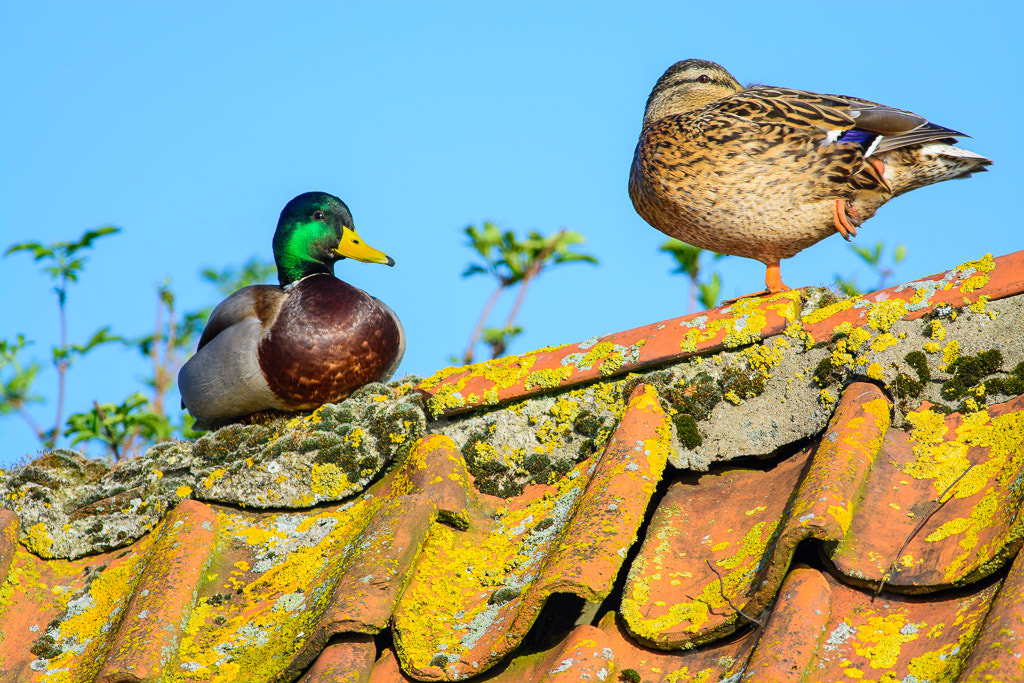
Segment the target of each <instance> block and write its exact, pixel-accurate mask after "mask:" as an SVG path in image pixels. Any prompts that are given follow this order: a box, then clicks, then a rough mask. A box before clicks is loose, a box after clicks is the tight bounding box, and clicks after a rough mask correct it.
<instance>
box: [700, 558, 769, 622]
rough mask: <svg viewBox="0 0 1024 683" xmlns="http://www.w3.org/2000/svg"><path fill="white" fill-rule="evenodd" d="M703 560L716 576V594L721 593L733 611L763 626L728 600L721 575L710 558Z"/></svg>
mask: <svg viewBox="0 0 1024 683" xmlns="http://www.w3.org/2000/svg"><path fill="white" fill-rule="evenodd" d="M704 562H705V563H706V564H707V565H708V569H710V570H711V571H713V572H714V573H715V576H717V577H718V594H719V595H721V596H722V599H723V600H725V601H726V602H727V603H728V604H729V607H732V609H733V611H734V612H736V614H738V615H740V616H741V617H743V618H744V619H746V620H747V621H749V622H750V623H752V624H757V625H758V626H764V623H762V622H761V621H760V620H759V619H755V618H754V617H752V616H750V615H749V614H746V613H744V612H743V610H741V609H740V608H739V607H737V606H736V605H734V604H732V600H730V599H729V598H728V596H726V594H725V582H724V581H722V575H721V574H720V573H719V572H718V570H717V569H715V567H714V565H712V564H711V560H704Z"/></svg>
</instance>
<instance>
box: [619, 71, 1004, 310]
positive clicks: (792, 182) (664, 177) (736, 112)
mask: <svg viewBox="0 0 1024 683" xmlns="http://www.w3.org/2000/svg"><path fill="white" fill-rule="evenodd" d="M958 136H963V133H958V132H957V131H955V130H950V129H949V128H943V127H942V126H938V125H935V124H934V123H929V122H928V121H927V120H925V119H924V118H922V117H920V116H918V115H917V114H912V113H910V112H908V111H903V110H901V109H893V108H892V107H886V106H884V105H881V104H876V103H874V102H869V101H867V100H860V99H857V98H854V97H845V96H842V95H820V94H818V93H812V92H804V91H802V90H790V89H788V88H776V87H772V86H763V85H756V86H752V87H749V88H744V87H743V86H741V85H740V84H739V83H738V82H737V81H736V79H735V78H733V77H732V75H731V74H729V72H728V71H726V70H725V69H723V68H722V67H721V66H719V65H718V64H715V63H714V62H707V61H704V60H700V59H687V60H686V61H682V62H678V63H676V64H673V65H672V66H671V67H669V69H668V71H666V72H665V74H664V75H663V76H662V77H661V78H660V79H658V82H657V84H656V85H655V86H654V90H653V91H652V92H651V95H650V97H649V98H648V99H647V109H646V111H645V112H644V125H643V131H642V132H641V133H640V142H639V143H638V144H637V147H636V153H635V155H634V157H633V167H632V169H631V171H630V175H629V196H630V198H632V200H633V206H634V207H635V208H636V211H637V213H639V214H640V215H641V216H642V217H643V219H644V220H645V221H647V222H648V223H650V224H651V225H652V226H654V227H655V228H657V229H658V230H661V231H662V232H664V233H665V234H667V235H670V236H671V237H675V238H677V239H679V240H682V241H683V242H687V243H689V244H692V245H694V246H697V247H701V248H702V249H710V250H712V251H717V252H719V253H722V254H733V255H736V256H746V257H748V258H752V259H757V260H758V261H761V262H762V263H764V264H765V265H766V266H767V267H768V270H767V273H766V275H765V283H766V284H767V286H768V291H769V292H779V291H782V290H785V289H789V288H788V287H786V285H784V284H783V283H782V277H781V275H780V273H779V260H780V259H784V258H789V257H790V256H793V255H794V254H796V253H797V252H798V251H800V250H801V249H805V248H807V247H809V246H811V245H812V244H814V243H816V242H818V241H820V240H822V239H824V238H825V237H828V236H829V235H830V234H832V233H833V232H835V231H838V232H839V234H841V235H842V236H843V237H844V238H846V240H849V239H850V236H851V235H856V234H857V226H859V225H860V224H861V223H863V222H864V221H865V220H867V219H868V218H871V216H873V215H874V213H875V211H876V210H878V207H880V206H881V205H882V204H884V203H885V202H887V201H889V200H890V199H892V198H893V197H895V196H897V195H900V194H903V193H904V192H909V191H910V190H914V189H917V188H919V187H923V186H925V185H930V184H931V183H937V182H939V181H942V180H949V179H951V178H963V177H966V176H969V175H970V174H971V173H974V172H976V171H984V170H985V166H986V165H987V164H990V163H992V162H991V161H990V160H988V159H986V158H985V157H983V156H980V155H978V154H975V153H973V152H968V151H967V150H965V149H961V148H958V147H954V146H953V143H955V142H956V140H955V138H956V137H958Z"/></svg>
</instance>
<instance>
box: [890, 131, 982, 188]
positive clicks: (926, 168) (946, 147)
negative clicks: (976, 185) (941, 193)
mask: <svg viewBox="0 0 1024 683" xmlns="http://www.w3.org/2000/svg"><path fill="white" fill-rule="evenodd" d="M884 162H885V167H886V168H885V178H886V180H887V181H888V183H889V185H890V187H892V188H893V195H894V196H895V195H900V194H903V193H905V192H910V191H911V190H916V189H917V188H919V187H924V186H925V185H931V184H932V183H938V182H942V181H943V180H953V179H955V178H966V177H967V176H969V175H971V174H972V173H980V172H982V171H986V170H988V169H986V168H985V167H986V166H988V165H989V164H991V163H992V160H991V159H988V158H987V157H983V156H982V155H980V154H977V153H975V152H972V151H970V150H968V149H964V148H963V147H955V146H954V145H952V144H949V143H948V142H946V141H944V140H940V141H935V142H930V143H926V144H924V145H922V146H921V147H916V148H910V149H908V148H906V147H904V148H902V149H899V150H894V151H893V152H892V153H890V154H888V155H886V156H885V157H884Z"/></svg>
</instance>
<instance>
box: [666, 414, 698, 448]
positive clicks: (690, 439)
mask: <svg viewBox="0 0 1024 683" xmlns="http://www.w3.org/2000/svg"><path fill="white" fill-rule="evenodd" d="M672 424H674V425H675V426H676V435H677V436H678V437H679V443H681V444H682V445H683V446H684V447H685V448H689V449H690V450H691V451H692V450H693V449H695V448H697V447H698V446H700V445H701V444H703V443H704V438H703V437H702V436H701V435H700V431H699V430H698V429H697V421H696V420H695V419H693V416H692V415H690V414H688V413H679V414H678V415H675V416H674V417H673V418H672Z"/></svg>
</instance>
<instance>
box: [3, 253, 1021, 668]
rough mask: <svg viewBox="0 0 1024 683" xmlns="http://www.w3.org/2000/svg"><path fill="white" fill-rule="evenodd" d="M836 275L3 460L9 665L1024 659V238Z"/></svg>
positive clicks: (986, 662) (781, 664)
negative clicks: (92, 455) (152, 443)
mask: <svg viewBox="0 0 1024 683" xmlns="http://www.w3.org/2000/svg"><path fill="white" fill-rule="evenodd" d="M816 297H817V295H815V296H812V297H811V298H810V299H807V298H806V297H805V296H804V295H803V294H801V293H798V292H790V293H787V294H784V295H781V296H777V297H772V298H765V299H758V300H748V301H745V302H739V303H736V304H733V305H731V306H728V307H720V308H719V309H716V310H714V311H709V312H707V313H705V314H701V315H698V316H691V317H688V318H683V319H677V320H673V321H666V322H665V323H659V324H657V325H651V326H648V327H646V328H640V329H638V330H632V331H629V332H623V333H618V334H616V335H609V336H607V337H602V338H600V339H596V340H589V341H587V342H583V343H581V344H575V345H567V346H564V347H560V348H558V349H548V350H542V351H539V352H535V353H533V354H524V355H522V356H517V357H512V358H508V359H502V360H500V361H497V362H493V363H486V364H479V365H477V366H471V367H469V368H460V369H454V370H451V369H450V370H447V371H442V372H441V373H439V374H438V375H436V376H435V377H434V378H431V379H430V380H425V381H424V382H422V383H420V384H419V389H420V392H421V393H422V395H423V397H424V400H425V401H426V403H427V404H428V411H429V410H430V409H432V410H433V412H434V413H435V414H437V415H438V417H434V418H433V419H431V418H430V417H428V416H425V415H423V413H422V412H421V409H420V408H419V407H418V406H417V405H416V401H417V400H418V399H416V394H415V393H410V391H411V389H412V385H410V384H409V383H408V382H406V383H397V384H395V385H393V386H391V387H384V386H383V385H373V386H371V387H368V388H367V389H366V390H364V391H362V392H357V394H356V395H354V396H353V397H352V398H351V399H350V400H349V401H346V402H345V403H343V404H339V405H337V406H330V407H325V408H324V409H322V410H321V411H317V412H316V413H314V414H313V415H312V416H308V417H303V418H297V419H295V420H292V421H290V422H288V423H287V424H282V425H278V426H273V425H271V426H262V425H255V426H237V425H236V426H232V427H229V428H226V429H224V430H221V431H220V432H218V433H216V434H214V435H211V436H209V437H205V439H204V440H203V441H202V442H197V444H196V445H195V446H194V447H193V446H190V445H188V444H185V445H180V444H179V445H174V444H169V445H163V446H160V447H157V448H154V449H152V450H151V451H150V453H147V454H146V455H145V456H143V457H142V458H139V459H137V460H134V461H131V462H129V463H124V464H122V465H121V466H119V467H118V468H117V469H115V470H113V471H110V472H108V471H107V470H106V469H105V467H104V466H103V465H102V464H99V463H92V462H89V461H86V460H83V459H81V458H80V457H79V456H77V455H75V454H73V453H69V452H61V451H56V452H54V453H52V454H48V455H46V456H44V457H43V458H41V459H39V460H37V461H35V462H34V463H32V464H31V465H30V466H29V467H27V468H24V469H22V470H19V471H14V472H11V473H0V501H2V502H3V505H4V506H5V507H7V508H9V509H10V511H8V510H4V509H0V576H5V577H6V579H5V581H4V582H3V583H2V584H0V679H2V680H18V681H32V680H39V681H60V680H101V681H110V682H114V681H156V680H162V681H212V680H234V681H266V680H280V681H288V680H302V681H308V682H310V683H311V682H313V681H318V682H319V681H325V682H326V681H342V680H344V681H350V680H363V681H395V680H454V679H461V678H465V677H472V676H474V675H477V674H486V675H487V676H488V677H489V678H488V680H494V681H520V680H551V681H568V680H573V681H575V680H580V681H582V680H591V681H592V680H609V681H610V680H643V681H683V680H734V681H738V680H741V679H742V680H752V681H759V680H780V681H784V680H793V681H797V680H807V681H818V680H821V681H836V680H851V681H852V680H876V681H881V680H886V681H888V680H919V681H923V680H956V679H960V680H1022V679H1024V668H1022V667H1024V598H1022V597H1021V596H1022V595H1024V560H1022V559H1021V554H1020V552H1019V550H1020V546H1021V543H1022V541H1024V521H1022V519H1024V516H1022V515H1021V514H1020V512H1021V510H1022V507H1024V505H1022V498H1024V483H1022V478H1021V477H1022V475H1021V472H1024V252H1021V253H1018V254H1011V255H1009V256H1005V257H1001V258H998V259H991V257H986V258H985V259H979V260H978V261H975V262H970V263H968V264H964V265H963V266H961V267H959V268H957V269H954V270H953V271H949V272H948V273H945V274H940V275H937V276H933V277H931V278H925V279H923V280H920V281H917V282H913V283H908V284H907V285H901V286H899V287H895V288H891V289H889V290H886V291H884V292H878V293H874V294H872V295H870V296H868V297H863V298H860V299H852V300H843V301H838V302H835V303H831V304H828V303H827V302H822V301H821V299H820V298H816ZM997 299H1002V300H1001V301H997ZM823 303H824V305H823ZM627 373H632V374H628V375H627ZM499 403H501V404H505V405H506V407H501V408H494V407H488V408H483V407H482V408H478V410H477V411H476V412H466V411H467V410H468V409H469V408H472V407H474V406H484V405H485V404H487V405H490V404H499ZM750 456H754V457H750ZM467 465H468V468H467ZM489 492H490V493H489ZM495 492H498V493H503V494H504V495H505V497H498V496H496V495H491V494H492V493H495ZM275 506H277V507H275ZM918 526H920V528H919V529H918V528H917V527H918ZM904 545H905V547H902V548H901V546H904ZM62 558H63V559H62ZM794 558H795V560H794ZM894 563H895V567H896V571H895V572H893V571H891V567H892V566H893V565H894ZM1011 565H1012V566H1011ZM883 578H884V580H885V581H886V587H885V590H884V591H883V592H882V593H881V594H880V595H879V596H877V597H876V596H874V595H873V589H874V587H875V586H877V585H878V582H879V581H880V580H882V579H883ZM915 594H922V595H915ZM755 620H756V621H755ZM756 622H761V623H760V624H759V623H756ZM761 624H763V625H761ZM908 676H910V677H912V678H907V677H908Z"/></svg>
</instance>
